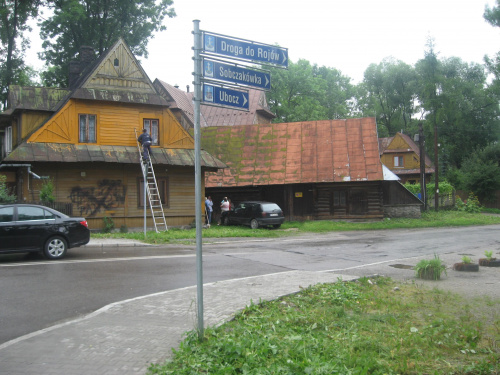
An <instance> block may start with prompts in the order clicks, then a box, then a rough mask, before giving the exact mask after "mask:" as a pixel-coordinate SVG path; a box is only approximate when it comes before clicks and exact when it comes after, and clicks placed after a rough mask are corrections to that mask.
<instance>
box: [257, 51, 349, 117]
mask: <svg viewBox="0 0 500 375" xmlns="http://www.w3.org/2000/svg"><path fill="white" fill-rule="evenodd" d="M271 77H272V82H271V86H272V87H271V91H270V92H269V94H268V96H267V98H268V101H269V106H270V109H271V111H273V112H274V113H275V114H276V116H277V117H276V119H275V120H274V121H275V122H294V121H313V120H326V119H337V118H345V117H348V114H349V113H350V109H349V106H350V101H351V98H352V95H353V94H352V92H353V86H352V85H351V84H350V83H349V81H350V78H348V77H345V76H343V75H342V74H341V73H340V72H339V71H338V70H336V69H332V68H326V67H320V68H318V66H317V65H311V63H310V62H309V61H307V60H304V59H301V60H299V61H298V62H297V63H293V62H290V64H289V66H288V70H283V69H278V68H271Z"/></svg>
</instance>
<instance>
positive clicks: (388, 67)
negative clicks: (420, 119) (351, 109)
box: [359, 58, 417, 136]
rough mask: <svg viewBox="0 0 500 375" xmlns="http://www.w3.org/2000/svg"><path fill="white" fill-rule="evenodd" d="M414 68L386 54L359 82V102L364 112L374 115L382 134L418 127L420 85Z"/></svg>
mask: <svg viewBox="0 0 500 375" xmlns="http://www.w3.org/2000/svg"><path fill="white" fill-rule="evenodd" d="M416 79H417V76H416V73H415V69H414V68H413V67H412V66H410V65H408V64H405V63H404V62H402V61H396V60H394V59H393V58H386V59H384V60H383V61H382V62H381V63H380V64H378V65H377V64H371V65H370V66H369V67H368V68H367V69H366V71H365V73H364V80H363V82H362V83H361V84H360V86H359V95H360V99H359V105H360V107H361V111H362V114H363V115H364V116H375V117H376V118H377V125H378V127H379V135H381V136H387V135H394V134H395V133H396V132H398V131H401V130H402V131H403V132H404V133H406V134H412V133H415V132H416V131H417V128H416V127H417V122H416V121H415V120H414V118H413V115H414V114H415V99H416V93H417V91H416V89H417V80H416Z"/></svg>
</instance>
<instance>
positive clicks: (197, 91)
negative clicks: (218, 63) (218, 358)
mask: <svg viewBox="0 0 500 375" xmlns="http://www.w3.org/2000/svg"><path fill="white" fill-rule="evenodd" d="M193 24H194V31H193V34H194V82H193V83H194V150H195V151H194V169H195V172H194V187H195V200H196V202H195V211H196V215H195V223H196V279H197V294H196V297H197V299H196V302H197V307H198V339H199V340H202V339H203V335H204V325H203V258H202V257H203V253H202V231H201V226H202V223H201V209H202V207H201V203H202V197H201V151H200V150H201V145H200V140H201V136H200V131H201V130H200V102H201V73H202V71H201V56H200V51H201V48H202V44H201V32H200V21H199V20H194V21H193Z"/></svg>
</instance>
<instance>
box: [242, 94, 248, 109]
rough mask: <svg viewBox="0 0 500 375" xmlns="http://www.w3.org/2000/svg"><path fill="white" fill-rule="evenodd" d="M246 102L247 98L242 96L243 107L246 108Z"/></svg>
mask: <svg viewBox="0 0 500 375" xmlns="http://www.w3.org/2000/svg"><path fill="white" fill-rule="evenodd" d="M247 102H248V100H247V96H246V95H243V107H246V105H247Z"/></svg>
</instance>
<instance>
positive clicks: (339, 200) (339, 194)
mask: <svg viewBox="0 0 500 375" xmlns="http://www.w3.org/2000/svg"><path fill="white" fill-rule="evenodd" d="M345 196H346V192H345V191H334V192H333V207H343V206H345Z"/></svg>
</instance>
